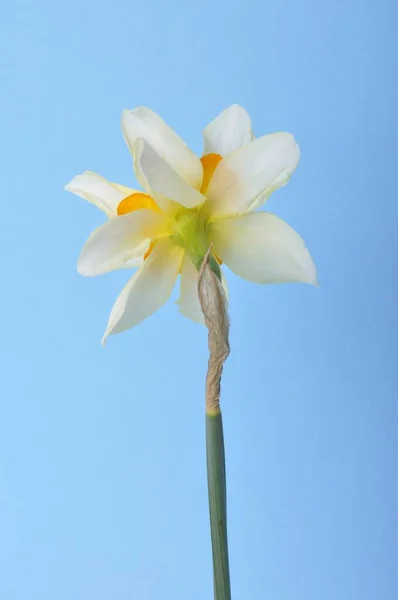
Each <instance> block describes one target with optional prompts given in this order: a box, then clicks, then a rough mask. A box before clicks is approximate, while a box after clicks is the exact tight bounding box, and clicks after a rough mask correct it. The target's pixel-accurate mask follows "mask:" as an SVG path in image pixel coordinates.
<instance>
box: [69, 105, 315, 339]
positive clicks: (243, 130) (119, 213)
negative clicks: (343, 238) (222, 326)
mask: <svg viewBox="0 0 398 600" xmlns="http://www.w3.org/2000/svg"><path fill="white" fill-rule="evenodd" d="M122 130H123V134H124V137H125V140H126V142H127V145H128V147H129V149H130V151H131V154H132V156H133V161H134V170H135V175H136V178H137V180H138V182H139V183H140V185H141V186H142V188H143V191H138V190H134V189H131V188H128V187H125V186H122V185H119V184H116V183H111V182H109V181H107V180H106V179H104V178H103V177H101V176H100V175H97V174H95V173H92V172H88V171H86V172H85V173H83V174H82V175H78V176H77V177H75V178H74V179H73V180H72V181H71V182H70V183H69V184H68V185H67V186H66V189H67V190H68V191H70V192H73V193H74V194H77V195H78V196H81V197H82V198H85V199H86V200H88V201H89V202H92V203H93V204H95V205H96V206H98V208H100V209H101V210H102V211H103V212H105V213H106V215H107V216H108V217H109V221H107V222H106V223H105V224H104V225H102V226H101V227H99V228H98V229H96V230H95V231H94V232H93V233H92V234H91V236H90V237H89V239H88V241H87V242H86V244H85V246H84V248H83V250H82V253H81V255H80V258H79V261H78V271H79V273H81V274H82V275H101V274H103V273H107V272H108V271H112V270H114V269H120V268H126V267H137V270H136V272H135V273H134V275H133V276H132V278H131V279H130V280H129V281H128V283H127V285H126V286H125V287H124V289H123V290H122V292H121V294H120V296H119V297H118V298H117V300H116V302H115V305H114V306H113V309H112V311H111V314H110V317H109V322H108V326H107V328H106V331H105V335H104V340H105V339H106V337H107V336H108V335H110V334H113V333H119V332H121V331H124V330H126V329H129V328H130V327H133V326H134V325H137V324H138V323H140V322H141V321H142V320H143V319H145V318H146V317H148V316H149V315H151V314H152V313H154V312H155V311H156V310H157V309H158V308H160V307H161V306H162V305H163V304H164V303H165V302H166V301H167V300H168V298H169V297H170V294H171V292H172V290H173V287H174V285H175V283H176V280H177V278H178V275H180V279H181V284H180V297H179V300H178V304H179V308H180V311H181V313H182V314H183V315H185V316H186V317H189V318H191V319H193V320H194V321H199V322H202V321H203V316H202V312H201V309H200V306H199V301H198V294H197V269H198V268H199V266H200V264H201V261H202V260H203V256H204V255H205V253H206V251H207V249H208V247H209V245H210V244H213V246H212V249H213V251H214V254H213V257H212V261H213V268H214V270H215V271H218V273H220V271H219V268H220V267H219V266H218V265H221V264H225V265H227V267H229V268H230V269H231V270H232V271H233V272H234V273H236V274H237V275H240V276H241V277H243V278H244V279H247V280H249V281H253V282H256V283H286V282H302V283H313V284H315V283H316V270H315V265H314V263H313V261H312V259H311V256H310V254H309V252H308V250H307V249H306V247H305V244H304V242H303V240H302V239H301V237H300V236H299V235H298V233H296V232H295V231H294V229H292V228H291V227H290V226H289V225H287V224H286V223H285V222H284V221H283V220H282V219H280V218H279V217H277V216H275V215H273V214H271V213H268V212H255V211H256V209H258V208H259V207H260V206H261V205H262V204H263V203H264V202H265V201H266V200H267V198H268V197H269V196H270V194H271V193H272V192H273V191H275V190H276V189H278V188H280V187H282V186H284V185H286V183H287V182H288V181H289V178H290V176H291V174H292V173H293V171H294V170H295V168H296V166H297V164H298V162H299V158H300V151H299V147H298V145H297V143H296V141H295V140H294V138H293V136H292V135H291V134H289V133H283V132H282V133H272V134H270V135H265V136H263V137H260V138H257V139H254V136H253V133H252V128H251V121H250V117H249V115H248V114H247V112H246V111H245V110H244V109H243V108H242V107H240V106H237V105H233V106H230V107H229V108H227V109H226V110H224V111H223V112H222V113H221V114H220V115H219V116H218V117H217V118H216V119H215V120H214V121H212V122H211V123H210V125H208V126H207V127H206V128H205V130H204V142H205V144H204V153H203V156H202V158H200V159H199V158H198V157H197V156H196V155H195V154H194V153H193V152H192V151H191V150H190V149H189V148H188V146H187V145H186V144H185V143H184V142H183V140H182V139H181V138H180V137H179V136H178V135H177V134H176V133H175V132H174V131H173V130H172V129H171V128H170V127H169V126H168V125H166V123H165V122H164V121H163V120H162V119H161V118H160V117H159V116H158V115H157V114H156V113H154V112H153V111H152V110H150V109H148V108H145V107H139V108H136V109H134V110H125V111H124V112H123V116H122ZM222 280H223V283H224V284H225V280H224V278H223V277H222Z"/></svg>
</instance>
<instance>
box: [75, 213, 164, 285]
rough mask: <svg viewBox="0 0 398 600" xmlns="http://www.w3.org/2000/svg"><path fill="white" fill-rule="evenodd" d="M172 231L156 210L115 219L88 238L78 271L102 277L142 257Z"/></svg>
mask: <svg viewBox="0 0 398 600" xmlns="http://www.w3.org/2000/svg"><path fill="white" fill-rule="evenodd" d="M167 232H168V220H167V219H166V218H165V217H164V216H163V215H161V214H159V213H155V212H153V211H152V210H148V209H142V210H136V211H134V212H132V213H128V214H126V215H122V216H121V217H118V218H117V219H111V220H110V221H107V222H106V223H104V225H101V227H98V229H96V230H95V231H93V233H92V234H91V235H90V237H89V238H88V240H87V242H86V243H85V245H84V247H83V250H82V252H81V254H80V257H79V260H78V263H77V270H78V271H79V273H80V274H81V275H87V276H92V275H102V274H103V273H107V272H108V271H112V270H114V269H119V268H121V267H126V266H129V267H130V266H135V264H134V263H131V259H135V258H142V256H143V255H144V254H145V252H146V251H147V250H148V248H149V244H150V242H151V239H153V238H156V237H159V236H161V235H165V234H167Z"/></svg>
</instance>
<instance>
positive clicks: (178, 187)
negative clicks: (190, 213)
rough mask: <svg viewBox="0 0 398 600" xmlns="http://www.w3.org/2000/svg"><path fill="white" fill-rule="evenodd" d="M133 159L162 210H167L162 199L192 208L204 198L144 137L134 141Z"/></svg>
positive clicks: (201, 202) (203, 200)
mask: <svg viewBox="0 0 398 600" xmlns="http://www.w3.org/2000/svg"><path fill="white" fill-rule="evenodd" d="M135 160H136V165H137V166H138V168H139V169H140V171H141V173H142V175H143V176H144V178H145V181H146V186H145V187H146V188H147V190H148V191H150V194H151V195H152V196H154V198H155V200H156V201H157V203H158V204H159V206H160V207H161V208H163V210H166V211H167V210H168V208H169V207H168V206H165V203H164V199H165V198H167V199H170V200H173V201H174V202H177V203H178V204H181V205H182V206H185V207H186V208H194V207H195V206H198V205H200V204H203V202H205V200H206V198H205V196H203V194H201V193H200V192H198V191H197V190H196V189H194V188H193V187H191V186H189V185H188V184H187V182H186V181H184V179H182V178H181V177H180V175H179V174H178V173H177V172H176V171H175V170H174V169H173V168H172V167H171V166H170V165H169V164H168V163H167V162H166V161H165V160H163V158H162V157H161V156H160V155H159V154H158V153H157V152H156V150H154V148H152V146H151V145H150V144H149V143H148V142H147V141H146V140H144V139H139V140H137V141H136V143H135Z"/></svg>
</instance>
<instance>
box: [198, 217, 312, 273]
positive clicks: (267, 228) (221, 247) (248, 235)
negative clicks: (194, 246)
mask: <svg viewBox="0 0 398 600" xmlns="http://www.w3.org/2000/svg"><path fill="white" fill-rule="evenodd" d="M209 238H210V239H211V240H212V241H213V242H214V252H215V253H216V254H217V256H219V257H220V258H221V260H222V261H223V262H224V263H225V264H226V265H227V266H228V267H229V268H230V269H231V271H233V272H234V273H236V274H237V275H239V276H240V277H243V279H248V280H249V281H254V282H255V283H288V282H301V283H312V284H315V285H316V283H317V281H316V268H315V265H314V263H313V261H312V258H311V256H310V253H309V252H308V250H307V248H306V247H305V244H304V241H303V240H302V238H301V237H300V236H299V234H298V233H297V232H296V231H294V229H292V227H290V226H289V225H288V224H287V223H285V221H283V220H282V219H280V218H279V217H277V216H275V215H272V214H271V213H265V212H259V213H254V214H249V215H242V216H239V217H231V218H227V219H221V220H219V221H216V222H215V223H213V224H212V225H211V226H210V229H209Z"/></svg>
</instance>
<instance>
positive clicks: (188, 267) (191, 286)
mask: <svg viewBox="0 0 398 600" xmlns="http://www.w3.org/2000/svg"><path fill="white" fill-rule="evenodd" d="M180 275H181V278H180V297H179V298H178V300H177V304H178V305H179V307H180V313H181V314H183V315H184V317H187V318H188V319H191V320H192V321H196V323H202V324H204V317H203V313H202V309H201V307H200V303H199V297H198V272H197V270H196V269H195V267H194V265H193V263H192V261H191V259H190V258H189V256H188V254H187V253H185V255H184V260H183V262H182V266H181V273H180ZM221 278H222V284H223V286H224V291H225V295H226V298H227V299H228V288H227V282H226V280H225V277H224V274H223V273H222V271H221Z"/></svg>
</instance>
